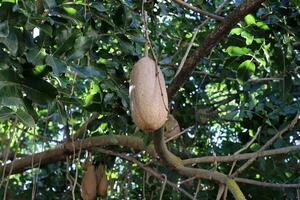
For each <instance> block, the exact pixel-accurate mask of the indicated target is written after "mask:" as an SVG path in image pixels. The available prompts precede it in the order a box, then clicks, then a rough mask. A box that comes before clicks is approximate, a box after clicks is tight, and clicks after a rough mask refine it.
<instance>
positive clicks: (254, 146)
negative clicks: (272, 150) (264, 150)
mask: <svg viewBox="0 0 300 200" xmlns="http://www.w3.org/2000/svg"><path fill="white" fill-rule="evenodd" d="M250 149H251V150H252V151H257V150H259V149H260V145H259V144H258V143H253V144H251V145H250Z"/></svg>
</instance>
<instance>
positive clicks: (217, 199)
mask: <svg viewBox="0 0 300 200" xmlns="http://www.w3.org/2000/svg"><path fill="white" fill-rule="evenodd" d="M224 189H225V185H224V184H219V190H218V194H217V198H216V200H220V199H221V198H222V195H223V192H224Z"/></svg>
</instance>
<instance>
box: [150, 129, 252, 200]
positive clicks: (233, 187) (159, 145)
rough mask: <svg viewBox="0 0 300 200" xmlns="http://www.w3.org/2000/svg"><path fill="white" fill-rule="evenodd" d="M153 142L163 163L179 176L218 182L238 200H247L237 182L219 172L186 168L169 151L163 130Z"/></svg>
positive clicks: (158, 132) (155, 136) (156, 135)
mask: <svg viewBox="0 0 300 200" xmlns="http://www.w3.org/2000/svg"><path fill="white" fill-rule="evenodd" d="M153 142H154V146H155V150H156V152H157V154H158V155H159V157H160V159H161V160H162V162H163V163H165V164H166V165H167V166H169V167H170V168H171V169H174V170H175V171H176V172H178V173H179V174H181V175H183V176H188V177H197V178H203V179H208V180H214V181H217V182H218V183H221V184H225V185H226V186H227V187H228V188H229V190H230V192H231V193H232V195H233V196H234V198H235V199H236V200H245V199H246V198H245V196H244V195H243V193H242V192H241V190H240V188H239V186H238V185H237V184H236V182H235V181H234V180H233V179H231V178H229V177H228V176H226V175H225V174H222V173H220V172H217V171H209V170H205V169H196V168H191V167H185V166H184V165H183V163H182V160H181V159H180V158H178V157H177V156H175V155H174V154H172V153H171V152H170V151H169V150H168V148H167V146H166V144H165V141H164V135H163V129H161V130H158V131H156V132H155V133H154V141H153Z"/></svg>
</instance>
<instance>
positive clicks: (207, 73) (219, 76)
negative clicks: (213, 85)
mask: <svg viewBox="0 0 300 200" xmlns="http://www.w3.org/2000/svg"><path fill="white" fill-rule="evenodd" d="M194 73H195V74H196V75H200V76H208V77H210V78H221V79H222V80H224V79H226V80H229V81H238V79H237V78H235V77H223V76H222V74H220V73H214V74H212V73H209V72H205V71H195V72H194ZM282 80H284V78H283V77H265V78H257V79H250V80H248V81H247V83H251V84H258V83H261V82H270V81H282Z"/></svg>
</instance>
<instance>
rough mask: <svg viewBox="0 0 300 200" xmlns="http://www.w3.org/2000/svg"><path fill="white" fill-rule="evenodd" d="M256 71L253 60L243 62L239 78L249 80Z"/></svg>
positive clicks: (239, 69) (238, 72) (239, 70)
mask: <svg viewBox="0 0 300 200" xmlns="http://www.w3.org/2000/svg"><path fill="white" fill-rule="evenodd" d="M254 72H255V64H254V63H253V62H252V61H251V60H246V61H244V62H242V63H241V64H240V66H239V68H238V71H237V74H238V78H239V79H240V80H243V81H247V80H248V79H249V78H250V76H251V75H252V74H253V73H254Z"/></svg>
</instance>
